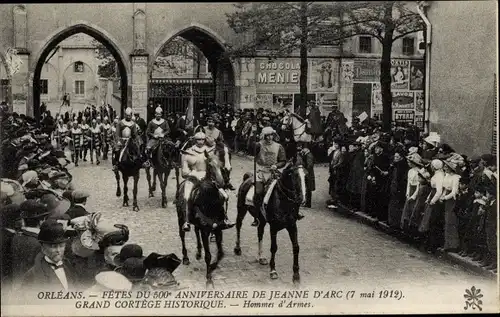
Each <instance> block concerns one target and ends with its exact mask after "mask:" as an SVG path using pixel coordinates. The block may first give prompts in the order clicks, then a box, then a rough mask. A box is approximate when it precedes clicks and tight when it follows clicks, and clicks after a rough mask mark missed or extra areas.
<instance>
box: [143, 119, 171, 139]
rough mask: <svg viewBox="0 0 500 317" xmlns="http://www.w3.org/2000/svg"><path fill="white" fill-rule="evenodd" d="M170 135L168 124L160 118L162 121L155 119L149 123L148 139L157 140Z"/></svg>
mask: <svg viewBox="0 0 500 317" xmlns="http://www.w3.org/2000/svg"><path fill="white" fill-rule="evenodd" d="M168 134H170V128H169V126H168V122H167V121H166V120H165V119H163V118H160V120H156V119H153V120H151V121H150V122H149V123H148V127H147V129H146V135H147V137H148V138H150V139H151V138H156V137H158V136H160V135H168Z"/></svg>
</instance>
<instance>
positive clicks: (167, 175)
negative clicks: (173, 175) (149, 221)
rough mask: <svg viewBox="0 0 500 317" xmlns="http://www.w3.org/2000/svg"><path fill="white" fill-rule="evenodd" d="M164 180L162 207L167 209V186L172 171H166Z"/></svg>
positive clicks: (162, 183)
mask: <svg viewBox="0 0 500 317" xmlns="http://www.w3.org/2000/svg"><path fill="white" fill-rule="evenodd" d="M162 174H163V180H162V182H161V183H160V184H161V206H162V207H163V208H167V204H168V201H167V185H168V177H169V176H170V169H166V170H165V171H164V172H163V173H162Z"/></svg>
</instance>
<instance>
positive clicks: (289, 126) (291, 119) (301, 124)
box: [285, 114, 306, 138]
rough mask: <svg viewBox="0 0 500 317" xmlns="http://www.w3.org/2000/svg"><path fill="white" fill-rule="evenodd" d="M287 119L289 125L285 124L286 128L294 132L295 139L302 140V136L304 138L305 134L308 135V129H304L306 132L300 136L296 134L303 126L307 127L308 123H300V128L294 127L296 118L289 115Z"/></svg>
mask: <svg viewBox="0 0 500 317" xmlns="http://www.w3.org/2000/svg"><path fill="white" fill-rule="evenodd" d="M285 118H287V119H286V120H287V123H286V124H285V126H286V127H288V128H290V130H291V131H292V132H293V136H294V137H297V138H300V137H301V136H303V135H304V134H305V133H306V129H305V128H304V131H302V133H299V134H296V133H295V131H297V130H298V129H300V128H302V127H303V126H305V125H306V122H305V121H304V122H300V125H299V126H298V127H295V128H294V127H293V123H292V122H293V120H294V118H293V117H292V115H291V114H289V115H287V116H286V117H285Z"/></svg>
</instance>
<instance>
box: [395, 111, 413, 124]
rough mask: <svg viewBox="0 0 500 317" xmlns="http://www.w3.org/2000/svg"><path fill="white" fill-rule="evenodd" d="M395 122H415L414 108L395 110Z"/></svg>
mask: <svg viewBox="0 0 500 317" xmlns="http://www.w3.org/2000/svg"><path fill="white" fill-rule="evenodd" d="M392 119H393V120H394V122H399V123H413V122H415V111H413V110H394V115H393V118H392Z"/></svg>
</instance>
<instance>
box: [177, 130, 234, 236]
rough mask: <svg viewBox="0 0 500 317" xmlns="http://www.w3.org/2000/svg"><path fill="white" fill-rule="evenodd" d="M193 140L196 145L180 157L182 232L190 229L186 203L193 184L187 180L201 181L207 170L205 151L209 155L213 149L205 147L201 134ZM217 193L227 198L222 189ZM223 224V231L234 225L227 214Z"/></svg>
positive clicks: (188, 209) (204, 140) (204, 138)
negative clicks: (184, 212)
mask: <svg viewBox="0 0 500 317" xmlns="http://www.w3.org/2000/svg"><path fill="white" fill-rule="evenodd" d="M194 139H195V141H196V144H195V145H193V146H192V147H190V148H189V149H188V150H187V151H186V154H183V155H182V177H183V178H185V183H184V201H185V202H186V222H185V223H184V225H183V226H182V230H184V231H189V230H190V229H191V228H190V224H189V219H190V208H189V204H188V201H189V199H190V197H191V192H192V190H193V187H194V183H193V182H192V181H191V180H190V179H189V177H195V178H197V179H198V180H202V179H203V178H204V177H205V175H206V168H207V167H206V162H205V160H206V157H205V151H207V152H209V153H210V152H211V151H213V148H209V147H207V146H206V136H205V134H204V133H203V132H198V133H196V134H195V135H194ZM219 192H220V194H221V196H222V197H223V198H224V199H225V200H227V199H228V198H229V197H228V195H227V193H226V192H225V191H224V189H222V188H220V189H219ZM224 223H225V228H223V229H228V228H231V227H233V226H234V223H232V222H231V221H229V220H228V219H227V214H226V219H225V221H224Z"/></svg>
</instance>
